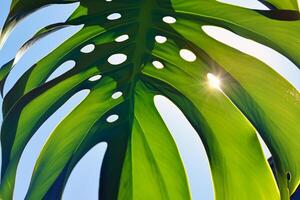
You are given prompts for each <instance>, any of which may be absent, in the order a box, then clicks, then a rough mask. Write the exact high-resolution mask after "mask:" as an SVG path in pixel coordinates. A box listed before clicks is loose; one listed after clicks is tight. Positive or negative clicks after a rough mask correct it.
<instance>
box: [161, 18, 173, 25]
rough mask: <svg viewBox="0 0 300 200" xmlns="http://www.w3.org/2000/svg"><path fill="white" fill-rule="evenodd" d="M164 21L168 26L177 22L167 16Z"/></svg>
mask: <svg viewBox="0 0 300 200" xmlns="http://www.w3.org/2000/svg"><path fill="white" fill-rule="evenodd" d="M162 20H163V21H164V22H165V23H167V24H174V23H175V22H176V19H175V18H174V17H171V16H165V17H163V19H162Z"/></svg>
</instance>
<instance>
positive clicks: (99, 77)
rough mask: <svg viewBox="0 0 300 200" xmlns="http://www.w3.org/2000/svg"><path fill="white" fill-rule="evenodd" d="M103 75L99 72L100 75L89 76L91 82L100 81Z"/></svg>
mask: <svg viewBox="0 0 300 200" xmlns="http://www.w3.org/2000/svg"><path fill="white" fill-rule="evenodd" d="M101 77H102V76H101V75H100V74H98V75H95V76H92V77H91V78H89V81H91V82H94V81H98V80H100V79H101Z"/></svg>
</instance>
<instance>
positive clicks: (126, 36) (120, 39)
mask: <svg viewBox="0 0 300 200" xmlns="http://www.w3.org/2000/svg"><path fill="white" fill-rule="evenodd" d="M128 39H129V35H126V34H125V35H121V36H119V37H117V38H116V39H115V41H116V42H124V41H126V40H128Z"/></svg>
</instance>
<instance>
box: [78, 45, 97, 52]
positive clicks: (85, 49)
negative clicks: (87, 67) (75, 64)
mask: <svg viewBox="0 0 300 200" xmlns="http://www.w3.org/2000/svg"><path fill="white" fill-rule="evenodd" d="M94 50H95V45H94V44H88V45H86V46H84V47H83V48H82V49H80V51H81V52H82V53H91V52H93V51H94Z"/></svg>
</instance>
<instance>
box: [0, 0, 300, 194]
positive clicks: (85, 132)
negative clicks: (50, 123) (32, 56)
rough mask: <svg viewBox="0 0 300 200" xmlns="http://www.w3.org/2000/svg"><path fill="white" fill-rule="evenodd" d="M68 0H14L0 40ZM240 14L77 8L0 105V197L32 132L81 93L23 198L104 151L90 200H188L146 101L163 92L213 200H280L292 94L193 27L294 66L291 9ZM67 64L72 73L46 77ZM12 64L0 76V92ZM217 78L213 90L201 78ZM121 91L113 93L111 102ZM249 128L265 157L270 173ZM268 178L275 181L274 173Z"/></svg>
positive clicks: (150, 4) (178, 7)
mask: <svg viewBox="0 0 300 200" xmlns="http://www.w3.org/2000/svg"><path fill="white" fill-rule="evenodd" d="M71 2H75V0H69V1H68V0H37V1H31V0H13V1H12V6H11V11H10V14H9V17H8V19H7V21H6V23H5V27H4V28H3V31H2V34H1V41H2V42H1V43H3V42H5V39H6V38H7V37H8V35H9V33H10V31H11V30H12V28H13V27H14V26H15V24H16V23H17V22H18V21H19V20H20V19H22V18H23V17H25V16H26V15H28V14H30V13H32V12H34V11H35V10H37V9H39V8H41V7H43V6H46V5H49V4H54V3H71ZM264 3H266V4H268V5H269V6H270V5H272V6H270V7H271V8H272V10H270V11H256V10H250V9H244V8H240V7H235V6H231V5H227V4H223V3H220V2H217V1H214V0H189V1H186V0H112V1H109V0H106V1H104V0H101V1H99V0H81V1H80V6H79V7H78V8H77V9H76V10H75V11H74V13H73V14H72V16H70V18H69V19H68V20H67V21H66V22H65V23H60V24H54V25H51V26H49V27H45V28H44V29H43V30H40V31H39V32H38V33H37V34H36V35H35V36H33V38H32V39H31V40H30V41H28V43H26V44H25V45H24V47H23V48H22V50H21V51H25V50H26V48H29V47H30V45H31V44H32V43H34V42H35V41H36V40H39V39H40V38H42V37H44V36H45V35H47V34H50V33H52V32H53V31H56V30H58V29H60V28H62V27H65V26H68V25H81V24H84V26H83V28H82V29H81V30H80V31H79V32H78V33H76V34H75V35H74V36H72V37H71V38H70V39H68V40H67V41H66V42H64V43H63V44H62V45H61V46H60V47H58V48H57V49H55V50H54V51H53V52H51V53H50V54H49V55H48V56H46V57H45V58H43V59H42V60H40V61H39V62H38V63H36V64H35V65H34V66H32V67H31V68H30V69H29V70H28V71H27V72H26V73H25V74H24V75H23V76H22V77H21V78H20V79H19V80H18V82H17V83H16V84H15V85H14V86H13V88H12V89H11V90H10V91H9V92H8V94H7V95H6V96H5V97H4V102H3V117H4V121H3V124H2V130H1V143H2V149H3V151H2V158H3V161H2V174H1V176H2V182H1V186H0V198H1V199H4V200H6V199H12V193H13V189H14V181H15V176H16V169H17V166H18V162H19V160H20V157H21V155H22V152H23V150H24V148H25V146H26V144H27V143H28V141H29V140H30V138H31V137H32V136H33V135H34V133H35V131H36V130H37V129H38V128H39V127H40V126H41V125H42V124H43V122H44V121H45V120H47V119H48V118H49V116H51V114H52V113H54V112H55V110H57V109H58V108H59V107H60V106H61V105H62V104H64V102H66V101H67V100H68V99H69V98H70V97H72V96H73V95H74V94H76V93H77V92H79V91H81V90H85V89H88V90H89V91H90V93H89V95H88V96H87V98H86V99H85V100H84V101H83V102H82V103H81V104H80V105H79V106H78V107H77V108H76V109H74V110H73V111H72V112H71V113H70V114H69V115H68V116H67V117H66V118H65V119H64V120H63V121H62V122H61V123H60V125H59V126H58V127H57V128H56V129H55V130H54V132H53V133H52V134H51V136H50V138H49V139H48V141H47V143H46V145H45V146H44V148H43V150H42V152H41V154H40V156H39V159H38V161H37V163H36V166H35V169H34V172H33V175H32V180H31V184H30V188H29V190H28V192H27V196H26V198H27V199H30V200H31V199H59V198H60V197H61V195H62V192H63V189H64V186H65V184H66V182H67V180H68V177H69V175H70V173H71V171H72V169H73V168H74V167H75V165H76V163H77V162H78V161H79V160H80V159H81V158H82V157H83V156H84V155H85V153H86V152H88V151H89V150H90V149H91V148H92V147H93V146H95V145H96V144H98V143H100V142H107V143H108V149H107V152H106V155H105V158H104V161H103V165H102V170H101V178H100V187H99V197H100V199H108V200H111V199H126V200H127V199H172V200H173V199H190V198H191V195H190V192H189V186H188V182H187V178H186V174H185V170H184V167H183V164H182V161H181V159H180V156H179V153H178V150H177V147H176V144H175V142H174V140H173V138H172V137H171V134H170V133H169V131H168V129H167V128H166V126H165V125H164V122H163V121H162V119H161V117H160V115H159V113H158V112H157V110H156V108H155V106H154V103H153V98H154V96H155V95H159V94H162V95H165V96H166V97H168V98H169V99H170V100H172V101H173V102H174V103H175V104H176V105H177V106H178V107H179V108H180V109H181V110H182V112H183V113H184V114H185V116H186V117H187V118H188V120H189V121H190V122H191V124H192V125H193V127H194V128H195V129H196V131H197V132H198V134H199V137H200V138H201V139H202V142H203V144H204V146H205V149H206V152H207V155H208V158H209V162H210V167H211V171H212V176H213V182H214V188H215V197H216V199H229V200H232V199H284V200H285V199H289V198H290V196H291V195H292V194H293V193H294V191H295V190H296V188H297V187H298V185H299V182H300V157H299V152H300V145H299V144H298V143H299V140H300V131H299V130H300V123H299V122H300V120H299V117H300V94H299V91H297V90H296V89H295V88H294V87H293V86H292V85H291V84H289V83H288V82H287V81H286V80H285V79H284V78H282V77H281V76H280V75H279V74H277V73H276V72H275V71H273V70H272V69H271V68H270V67H269V66H267V65H266V64H264V63H262V62H261V61H259V60H256V59H255V58H253V57H251V56H248V55H246V54H244V53H242V52H239V51H237V50H235V49H233V48H231V47H228V46H226V45H224V44H222V43H220V42H218V41H216V40H214V39H212V38H211V37H209V36H208V35H207V34H206V33H205V32H204V31H203V30H202V26H204V25H215V26H220V27H224V28H227V29H230V30H232V31H234V32H235V33H238V34H240V35H241V36H244V37H247V38H250V39H253V40H256V41H258V42H261V43H263V44H265V45H267V46H270V47H272V48H274V49H275V50H277V51H279V52H280V53H282V54H284V55H285V56H286V57H288V58H289V59H290V60H291V61H293V62H294V63H295V64H296V65H297V66H298V68H300V54H299V52H300V44H299V32H300V16H299V12H298V11H297V3H296V1H295V0H285V1H277V0H269V1H267V2H264ZM68 60H74V61H75V62H76V66H75V67H74V68H73V69H72V70H70V71H68V72H67V73H65V74H63V75H61V76H59V77H58V78H55V79H53V80H51V81H47V79H48V78H49V77H50V76H51V74H52V73H53V72H54V71H55V70H56V69H57V68H59V66H60V65H61V64H63V63H64V62H66V61H68ZM13 63H14V62H13V61H11V62H9V63H8V64H6V65H5V66H4V67H3V68H2V70H1V73H0V74H1V86H3V84H4V82H5V80H6V77H7V75H8V74H9V72H10V69H11V68H12V67H13V66H14V65H13ZM213 74H214V75H216V76H218V77H219V78H220V79H221V80H222V85H221V86H220V87H221V88H217V89H213V88H211V87H210V86H209V84H208V78H211V77H214V76H213ZM120 94H122V95H120ZM256 131H258V133H259V134H260V135H261V136H262V138H263V139H264V141H265V143H266V144H267V146H268V147H269V149H270V151H271V153H272V156H273V158H274V173H272V171H271V168H270V166H269V164H268V162H267V160H266V158H265V157H264V155H263V152H262V149H261V146H260V143H259V141H258V138H257V135H256ZM273 174H274V176H273Z"/></svg>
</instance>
